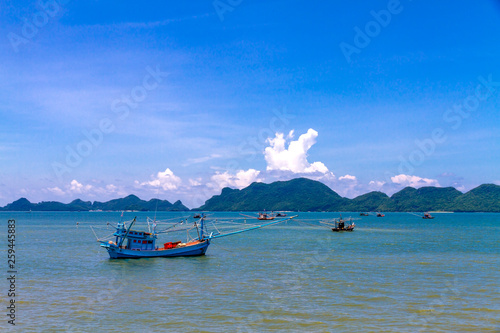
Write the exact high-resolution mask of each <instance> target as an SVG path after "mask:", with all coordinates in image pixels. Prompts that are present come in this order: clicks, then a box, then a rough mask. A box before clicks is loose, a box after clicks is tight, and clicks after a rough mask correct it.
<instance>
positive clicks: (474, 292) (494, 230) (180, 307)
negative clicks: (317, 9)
mask: <svg viewBox="0 0 500 333" xmlns="http://www.w3.org/2000/svg"><path fill="white" fill-rule="evenodd" d="M125 214H126V216H125V218H126V219H131V218H132V217H133V216H135V215H137V216H138V219H139V221H142V222H144V221H146V217H147V216H149V217H153V216H152V215H154V213H125ZM247 214H250V213H247ZM343 215H344V216H349V215H351V216H353V217H358V216H357V215H358V214H355V213H352V214H345V213H344V214H343ZM183 216H187V214H185V213H157V218H158V219H168V218H174V217H179V218H181V217H183ZM217 216H221V217H224V216H226V217H227V216H238V217H241V216H239V215H238V214H234V213H215V215H214V216H212V217H217ZM435 216H436V218H435V219H434V220H423V219H421V218H419V217H417V216H415V215H411V214H406V213H387V214H386V217H384V218H377V217H375V216H368V217H362V218H361V219H360V220H357V221H356V226H357V227H356V230H355V231H354V232H352V233H333V232H331V231H330V230H329V229H327V228H314V227H312V226H309V225H305V224H301V223H298V222H296V221H292V222H287V223H285V224H279V225H275V226H270V227H267V228H263V229H259V230H255V231H250V232H247V233H243V234H239V235H234V236H231V237H226V238H220V239H215V240H213V241H212V244H211V245H210V247H209V248H208V251H207V255H206V256H202V257H193V258H155V259H139V260H110V259H108V255H107V253H106V251H105V250H104V249H102V248H100V247H99V244H98V243H97V242H96V240H95V237H94V235H93V233H92V231H91V230H90V228H89V226H90V225H94V226H100V227H102V228H104V227H106V222H110V223H112V226H114V225H115V223H116V221H118V219H119V218H120V213H109V212H71V213H70V212H64V213H62V212H58V213H54V212H33V213H6V212H3V213H0V219H1V221H2V223H1V229H0V238H1V241H0V246H1V247H0V251H1V253H2V257H3V258H4V262H3V263H2V264H1V268H0V271H1V272H2V275H3V276H4V277H5V278H2V279H1V281H2V282H1V283H0V288H1V289H0V299H1V302H2V308H3V309H4V311H3V313H2V316H1V317H0V318H2V319H1V321H0V330H2V331H7V330H10V325H8V323H7V320H8V318H7V316H6V315H5V314H6V313H7V309H6V306H7V302H8V300H9V299H10V298H9V297H7V290H8V288H9V286H8V283H7V280H6V277H7V276H8V275H7V259H6V257H7V236H6V235H7V220H8V219H9V218H15V219H16V222H17V223H16V225H17V228H16V236H17V242H16V256H17V257H16V259H17V260H16V268H17V276H16V278H17V279H16V289H17V290H16V291H17V292H16V306H17V307H16V327H15V330H16V331H22V332H68V331H73V332H95V331H98V330H102V331H112V332H114V331H117V332H118V331H121V332H153V331H155V332H156V331H157V332H163V331H183V332H263V331H283V332H419V331H421V332H499V331H500V274H499V273H500V269H499V267H500V245H499V239H500V214H479V213H475V214H465V213H464V214H435ZM333 217H338V214H335V213H300V217H299V218H301V219H307V221H311V220H314V219H324V218H333ZM77 222H78V223H79V225H78V227H77V226H76V223H77ZM108 231H109V232H108V233H111V232H112V231H113V230H112V228H111V227H109V230H108Z"/></svg>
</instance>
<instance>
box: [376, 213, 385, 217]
mask: <svg viewBox="0 0 500 333" xmlns="http://www.w3.org/2000/svg"><path fill="white" fill-rule="evenodd" d="M384 216H385V215H384V214H382V213H377V217H384Z"/></svg>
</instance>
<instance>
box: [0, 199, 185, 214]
mask: <svg viewBox="0 0 500 333" xmlns="http://www.w3.org/2000/svg"><path fill="white" fill-rule="evenodd" d="M99 209H100V210H139V211H155V210H158V211H188V210H189V208H187V207H186V206H184V205H183V204H182V202H180V201H179V200H178V201H176V202H174V203H173V204H172V203H170V202H168V201H167V200H159V199H151V200H149V201H144V200H141V199H139V198H138V197H137V196H135V195H129V196H127V197H125V198H121V199H114V200H110V201H107V202H99V201H95V202H93V203H92V202H90V201H82V200H80V199H76V200H73V201H72V202H70V203H69V204H63V203H60V202H56V201H42V202H40V203H31V202H29V201H28V200H27V199H26V198H21V199H19V200H16V201H14V202H13V203H10V204H8V205H7V206H5V207H3V208H0V211H30V210H31V211H89V210H99Z"/></svg>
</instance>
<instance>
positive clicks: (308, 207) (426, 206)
mask: <svg viewBox="0 0 500 333" xmlns="http://www.w3.org/2000/svg"><path fill="white" fill-rule="evenodd" d="M264 209H265V210H268V211H286V210H293V211H330V212H339V211H340V212H343V211H351V212H352V211H384V212H425V211H455V212H500V186H498V185H494V184H484V185H481V186H479V187H476V188H475V189H473V190H471V191H469V192H467V193H462V192H460V191H458V190H456V189H455V188H453V187H432V186H429V187H422V188H419V189H415V188H412V187H406V188H404V189H402V190H401V191H399V192H397V193H395V194H393V195H392V196H391V197H389V196H387V195H386V194H384V193H382V192H369V193H366V194H363V195H361V196H358V197H356V198H354V199H348V198H343V197H341V196H339V195H338V194H337V193H335V192H334V191H333V190H332V189H330V188H329V187H328V186H326V185H324V184H323V183H320V182H318V181H314V180H310V179H306V178H297V179H292V180H289V181H279V182H274V183H271V184H263V183H253V184H251V185H250V186H248V187H246V188H244V189H242V190H235V189H230V188H224V189H223V190H222V193H221V194H220V195H215V196H213V197H212V198H210V199H209V200H207V201H206V202H205V204H204V205H203V206H201V207H199V208H197V209H196V210H200V211H201V210H202V211H260V210H264Z"/></svg>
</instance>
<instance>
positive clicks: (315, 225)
mask: <svg viewBox="0 0 500 333" xmlns="http://www.w3.org/2000/svg"><path fill="white" fill-rule="evenodd" d="M297 222H299V223H302V224H307V225H310V226H313V227H317V228H318V227H319V228H321V227H322V226H321V225H319V224H312V223H307V222H304V221H302V220H297Z"/></svg>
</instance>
